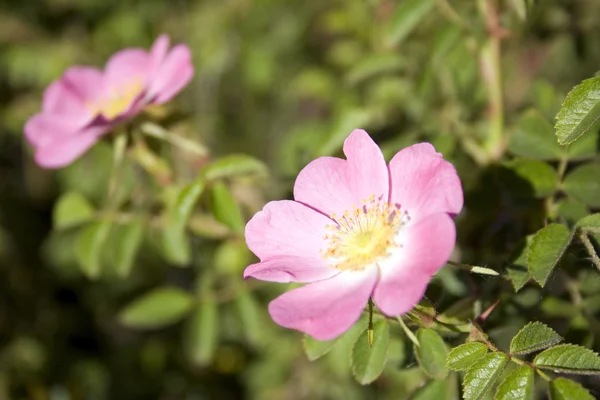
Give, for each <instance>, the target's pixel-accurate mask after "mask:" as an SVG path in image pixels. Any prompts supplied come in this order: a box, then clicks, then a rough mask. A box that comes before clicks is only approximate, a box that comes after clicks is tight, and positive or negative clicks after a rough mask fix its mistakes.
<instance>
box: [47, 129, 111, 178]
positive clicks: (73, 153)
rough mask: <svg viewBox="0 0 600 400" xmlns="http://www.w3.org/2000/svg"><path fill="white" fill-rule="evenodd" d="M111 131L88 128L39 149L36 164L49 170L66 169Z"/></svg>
mask: <svg viewBox="0 0 600 400" xmlns="http://www.w3.org/2000/svg"><path fill="white" fill-rule="evenodd" d="M109 129H110V127H108V126H102V127H93V128H87V129H85V130H83V131H81V132H79V133H77V134H76V135H73V136H69V137H67V138H63V139H61V140H56V141H54V142H52V143H51V144H49V145H47V146H44V147H39V148H37V149H36V152H35V162H36V163H37V164H38V165H39V166H41V167H44V168H49V169H53V168H61V167H64V166H66V165H68V164H70V163H72V162H73V161H75V160H76V159H77V158H79V157H80V156H81V155H82V154H83V153H85V152H86V151H87V150H88V149H89V148H90V147H92V146H93V145H94V143H96V142H97V141H98V139H99V138H100V136H101V135H102V134H104V133H106V132H107V131H108V130H109Z"/></svg>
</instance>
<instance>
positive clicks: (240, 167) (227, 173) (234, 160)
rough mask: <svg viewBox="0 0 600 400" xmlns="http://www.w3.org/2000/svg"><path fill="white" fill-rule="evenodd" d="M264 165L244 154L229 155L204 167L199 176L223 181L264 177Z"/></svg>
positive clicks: (265, 170) (265, 171)
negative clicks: (249, 176)
mask: <svg viewBox="0 0 600 400" xmlns="http://www.w3.org/2000/svg"><path fill="white" fill-rule="evenodd" d="M267 171H268V169H267V167H266V165H265V164H264V163H263V162H262V161H260V160H258V159H256V158H254V157H250V156H248V155H246V154H231V155H228V156H225V157H222V158H220V159H218V160H216V161H214V162H212V163H210V164H208V165H207V166H205V167H204V168H203V169H202V171H201V173H200V176H201V177H203V178H205V179H208V180H215V179H223V178H230V177H233V176H240V175H266V174H267Z"/></svg>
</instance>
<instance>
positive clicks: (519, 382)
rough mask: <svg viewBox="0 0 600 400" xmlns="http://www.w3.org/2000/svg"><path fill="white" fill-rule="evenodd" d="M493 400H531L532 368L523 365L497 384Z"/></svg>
mask: <svg viewBox="0 0 600 400" xmlns="http://www.w3.org/2000/svg"><path fill="white" fill-rule="evenodd" d="M494 400H533V369H532V368H531V367H529V366H527V365H523V366H521V367H519V368H517V369H515V370H514V371H513V372H511V373H510V374H509V375H508V376H507V377H506V378H504V380H503V381H502V382H501V383H500V385H498V389H497V390H496V396H495V397H494Z"/></svg>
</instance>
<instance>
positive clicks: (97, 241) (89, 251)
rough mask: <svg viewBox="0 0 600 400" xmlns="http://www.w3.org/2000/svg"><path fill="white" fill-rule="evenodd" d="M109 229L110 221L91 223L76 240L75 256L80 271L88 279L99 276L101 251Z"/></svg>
mask: <svg viewBox="0 0 600 400" xmlns="http://www.w3.org/2000/svg"><path fill="white" fill-rule="evenodd" d="M111 227H112V223H111V222H110V221H106V220H104V221H99V222H93V223H91V224H90V225H88V226H86V227H85V229H84V230H83V231H82V232H81V233H80V234H79V237H78V238H77V244H76V249H75V255H76V257H77V261H78V263H79V265H80V266H81V270H82V271H83V273H84V274H85V275H86V276H87V277H88V278H90V279H95V278H98V277H99V276H100V272H101V269H102V262H101V260H102V251H103V248H104V243H105V242H106V239H107V238H108V234H109V233H110V230H111Z"/></svg>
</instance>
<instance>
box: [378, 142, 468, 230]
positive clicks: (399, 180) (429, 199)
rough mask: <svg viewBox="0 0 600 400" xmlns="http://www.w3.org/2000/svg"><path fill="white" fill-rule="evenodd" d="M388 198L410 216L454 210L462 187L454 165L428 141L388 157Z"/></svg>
mask: <svg viewBox="0 0 600 400" xmlns="http://www.w3.org/2000/svg"><path fill="white" fill-rule="evenodd" d="M389 170H390V181H391V193H390V202H391V203H398V204H400V205H401V206H402V208H403V209H404V210H406V211H408V213H409V215H410V217H411V218H412V220H416V219H418V218H422V217H425V216H428V215H431V214H434V213H439V212H445V213H451V214H458V213H459V212H460V210H461V209H462V206H463V191H462V185H461V183H460V179H459V177H458V175H457V173H456V169H454V166H453V165H452V164H450V163H449V162H448V161H446V160H444V159H443V158H442V156H441V154H439V153H435V150H434V149H433V146H431V145H430V144H429V143H420V144H417V145H414V146H410V147H407V148H405V149H403V150H401V151H400V152H398V153H397V154H396V155H395V156H394V158H392V160H391V161H390V165H389Z"/></svg>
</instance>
